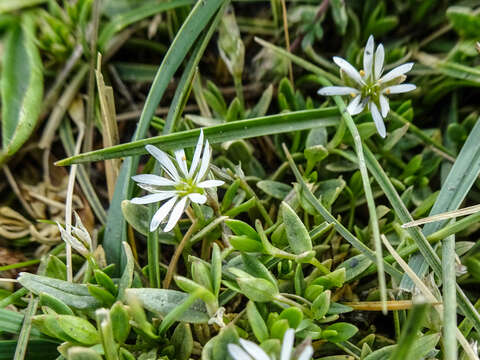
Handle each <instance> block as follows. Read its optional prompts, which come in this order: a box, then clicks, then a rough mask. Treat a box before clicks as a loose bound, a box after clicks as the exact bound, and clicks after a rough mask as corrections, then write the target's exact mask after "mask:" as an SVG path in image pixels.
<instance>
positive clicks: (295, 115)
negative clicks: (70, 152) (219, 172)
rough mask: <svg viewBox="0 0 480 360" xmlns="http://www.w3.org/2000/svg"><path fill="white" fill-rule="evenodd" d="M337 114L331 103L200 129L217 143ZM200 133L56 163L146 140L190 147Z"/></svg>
mask: <svg viewBox="0 0 480 360" xmlns="http://www.w3.org/2000/svg"><path fill="white" fill-rule="evenodd" d="M338 118H339V113H338V110H337V109H336V108H334V107H330V108H322V109H315V110H302V111H295V112H291V113H284V114H277V115H270V116H262V117H259V118H255V119H248V120H240V121H234V122H230V123H226V124H221V125H215V126H210V127H206V128H203V132H204V134H205V137H207V138H208V142H209V143H211V144H216V143H221V142H225V141H231V140H237V139H249V138H252V137H259V136H264V135H272V134H280V133H289V132H293V131H300V130H306V129H311V128H315V127H324V126H336V125H338V123H339V119H338ZM199 134H200V130H199V129H194V130H186V131H181V132H176V133H174V134H169V135H163V136H156V137H151V138H148V139H144V140H138V141H132V142H130V143H127V144H121V145H117V146H113V147H111V148H106V149H101V150H96V151H91V152H88V153H84V154H80V155H77V156H72V157H70V158H67V159H64V160H60V161H58V162H57V163H56V165H60V166H64V165H71V164H76V163H83V162H91V161H99V160H105V159H113V158H118V157H123V156H132V155H142V154H146V150H145V145H147V144H151V145H155V146H157V147H159V148H160V149H162V150H172V149H177V148H187V147H193V146H195V144H196V142H197V141H198V136H199Z"/></svg>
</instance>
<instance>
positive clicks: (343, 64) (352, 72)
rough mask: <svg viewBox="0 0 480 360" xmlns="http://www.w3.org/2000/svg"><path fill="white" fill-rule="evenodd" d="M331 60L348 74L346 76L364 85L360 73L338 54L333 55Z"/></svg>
mask: <svg viewBox="0 0 480 360" xmlns="http://www.w3.org/2000/svg"><path fill="white" fill-rule="evenodd" d="M333 61H334V62H335V64H337V65H338V66H339V67H340V69H342V70H343V71H344V72H345V73H346V74H347V75H348V77H350V78H351V79H352V80H354V81H356V82H357V83H359V84H360V85H362V86H363V85H365V81H363V79H362V76H361V75H360V73H359V72H358V71H357V69H355V68H354V67H353V66H352V64H350V63H349V62H348V61H347V60H345V59H342V58H341V57H338V56H334V57H333Z"/></svg>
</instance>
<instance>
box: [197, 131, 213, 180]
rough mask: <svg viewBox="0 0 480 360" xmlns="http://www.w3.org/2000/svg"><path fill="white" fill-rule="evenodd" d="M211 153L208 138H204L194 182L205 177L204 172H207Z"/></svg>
mask: <svg viewBox="0 0 480 360" xmlns="http://www.w3.org/2000/svg"><path fill="white" fill-rule="evenodd" d="M211 155H212V151H211V149H210V145H209V144H208V140H206V141H205V148H204V149H203V156H202V162H201V164H200V170H198V173H197V175H196V176H195V182H198V181H201V180H202V179H203V178H204V177H205V174H206V173H207V170H208V167H209V165H210V156H211Z"/></svg>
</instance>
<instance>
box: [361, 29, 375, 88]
mask: <svg viewBox="0 0 480 360" xmlns="http://www.w3.org/2000/svg"><path fill="white" fill-rule="evenodd" d="M374 51H375V41H374V40H373V35H370V36H369V38H368V41H367V45H366V46H365V51H364V52H363V71H365V76H364V78H365V79H368V78H369V77H370V74H371V73H372V66H373V52H374Z"/></svg>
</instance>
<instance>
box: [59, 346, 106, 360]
mask: <svg viewBox="0 0 480 360" xmlns="http://www.w3.org/2000/svg"><path fill="white" fill-rule="evenodd" d="M67 359H68V360H102V357H101V356H100V354H98V352H96V351H95V350H93V349H90V348H85V347H81V346H73V347H71V348H69V349H68V357H67Z"/></svg>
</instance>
